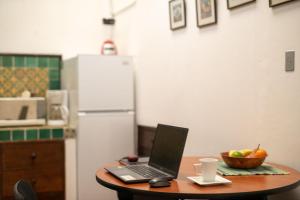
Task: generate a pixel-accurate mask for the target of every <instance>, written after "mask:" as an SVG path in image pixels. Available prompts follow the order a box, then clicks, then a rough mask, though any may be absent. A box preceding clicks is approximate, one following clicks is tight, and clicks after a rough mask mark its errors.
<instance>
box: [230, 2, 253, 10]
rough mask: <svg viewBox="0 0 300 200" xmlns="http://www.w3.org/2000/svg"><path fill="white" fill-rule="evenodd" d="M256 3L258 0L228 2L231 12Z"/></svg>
mask: <svg viewBox="0 0 300 200" xmlns="http://www.w3.org/2000/svg"><path fill="white" fill-rule="evenodd" d="M235 1H236V2H235ZM254 2H256V0H239V1H237V0H227V8H228V9H229V10H231V9H235V8H238V7H241V6H245V5H248V4H250V3H254Z"/></svg>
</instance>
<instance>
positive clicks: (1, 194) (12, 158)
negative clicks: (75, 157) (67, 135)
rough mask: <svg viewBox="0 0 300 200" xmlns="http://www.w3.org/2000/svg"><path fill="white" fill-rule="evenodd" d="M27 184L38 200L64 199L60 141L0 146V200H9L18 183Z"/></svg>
mask: <svg viewBox="0 0 300 200" xmlns="http://www.w3.org/2000/svg"><path fill="white" fill-rule="evenodd" d="M19 179H24V180H26V181H28V182H30V183H31V184H32V186H33V188H34V190H35V191H36V193H37V195H38V199H39V200H48V199H56V200H63V199H65V149H64V140H47V141H19V142H1V143H0V199H1V200H2V199H5V200H6V199H13V186H14V184H15V183H16V182H17V181H18V180H19Z"/></svg>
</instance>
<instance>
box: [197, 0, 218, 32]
mask: <svg viewBox="0 0 300 200" xmlns="http://www.w3.org/2000/svg"><path fill="white" fill-rule="evenodd" d="M206 3H207V5H206ZM196 14H197V15H196V16H197V26H198V27H199V28H202V27H205V26H208V25H213V24H216V23H217V1H216V0H209V1H206V2H203V1H201V0H196Z"/></svg>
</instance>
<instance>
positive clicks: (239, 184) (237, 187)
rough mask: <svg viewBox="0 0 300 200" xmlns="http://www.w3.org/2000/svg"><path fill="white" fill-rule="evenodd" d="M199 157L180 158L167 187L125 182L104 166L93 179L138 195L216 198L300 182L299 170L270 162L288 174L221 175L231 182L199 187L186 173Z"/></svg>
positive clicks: (264, 191)
mask: <svg viewBox="0 0 300 200" xmlns="http://www.w3.org/2000/svg"><path fill="white" fill-rule="evenodd" d="M198 159H199V157H183V158H182V162H181V166H180V170H179V174H178V178H177V179H175V180H173V181H171V186H170V187H163V188H150V186H149V184H148V183H135V184H125V183H123V182H122V181H120V180H119V179H117V178H115V177H114V176H112V175H111V174H109V173H108V172H106V170H105V169H103V168H101V169H99V170H98V171H97V172H96V180H97V181H98V183H100V184H101V185H103V186H105V187H107V188H110V189H113V190H117V191H126V192H131V193H133V194H141V195H158V196H162V197H176V198H217V197H242V196H247V195H269V194H276V193H280V192H284V191H288V190H291V189H294V188H296V187H297V186H298V185H299V184H300V173H299V172H298V171H297V170H295V169H292V168H289V167H287V166H283V165H278V164H274V163H270V164H272V165H273V166H275V167H278V168H280V169H282V170H285V171H288V172H289V173H290V174H289V175H252V176H225V178H226V179H229V180H231V181H232V183H231V184H226V185H214V186H199V185H197V184H195V183H193V182H192V181H190V180H189V179H187V178H186V177H187V176H195V172H194V169H193V163H197V162H198ZM116 165H120V164H119V163H117V162H115V163H110V164H108V165H106V166H116Z"/></svg>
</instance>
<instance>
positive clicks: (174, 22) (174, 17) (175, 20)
mask: <svg viewBox="0 0 300 200" xmlns="http://www.w3.org/2000/svg"><path fill="white" fill-rule="evenodd" d="M185 9H186V8H185V0H171V1H169V13H170V28H171V30H176V29H179V28H184V27H185V26H186V14H185V12H186V11H185Z"/></svg>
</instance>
